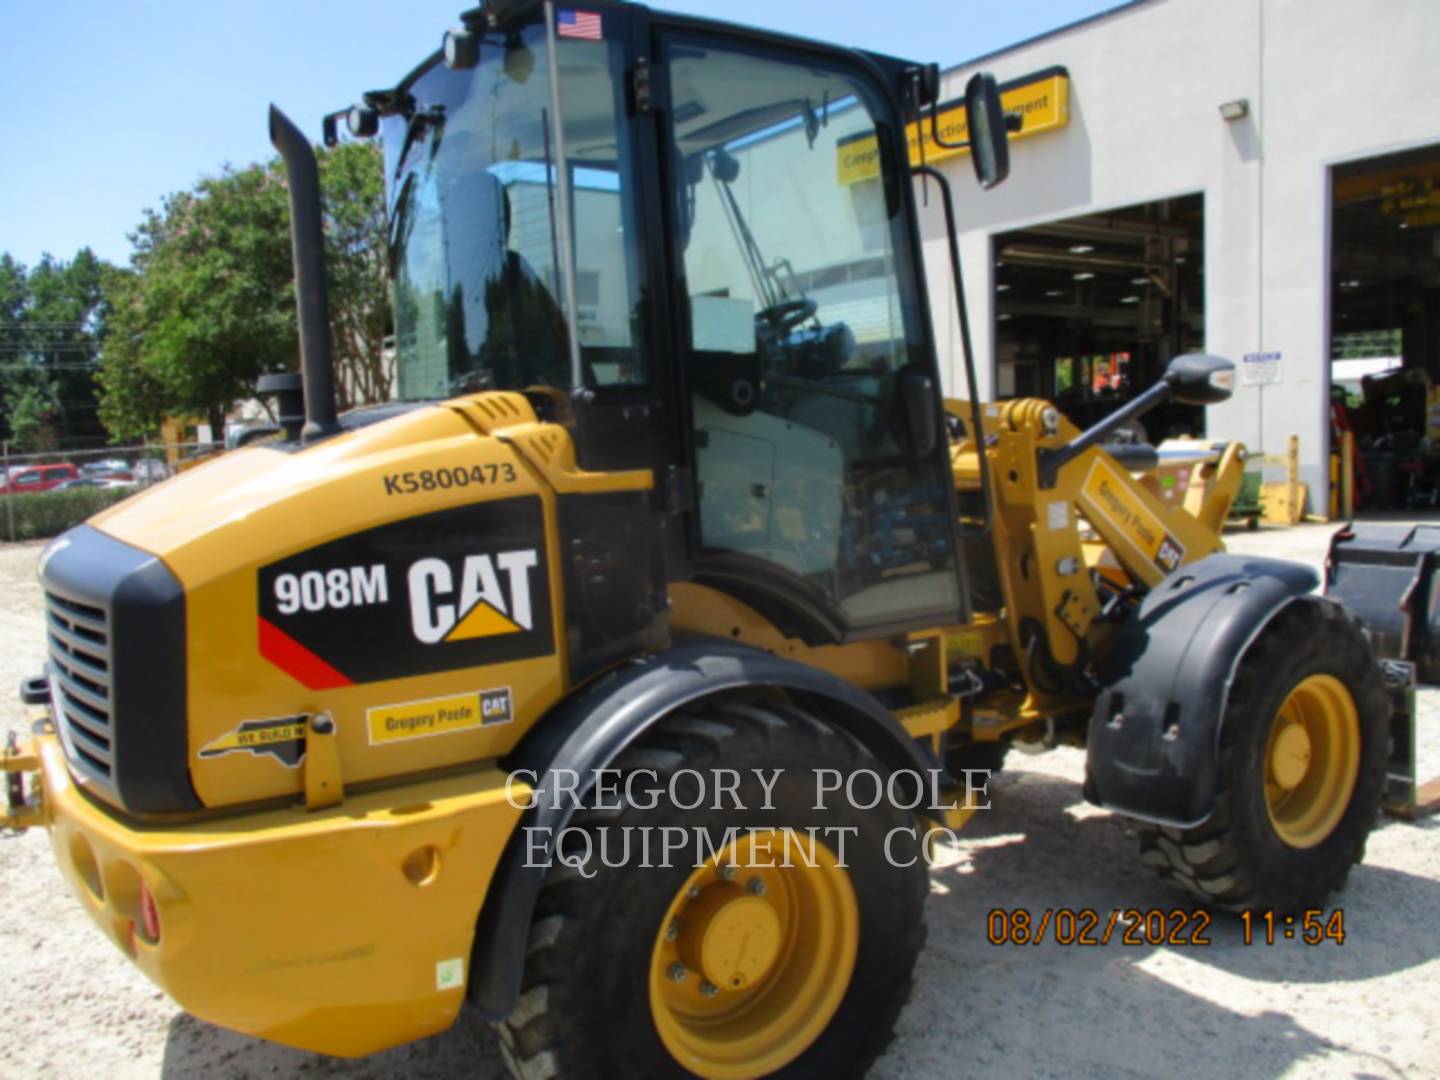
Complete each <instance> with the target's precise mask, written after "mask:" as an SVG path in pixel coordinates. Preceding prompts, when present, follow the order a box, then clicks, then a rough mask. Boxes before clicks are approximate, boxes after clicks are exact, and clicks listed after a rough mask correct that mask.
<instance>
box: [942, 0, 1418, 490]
mask: <svg viewBox="0 0 1440 1080" xmlns="http://www.w3.org/2000/svg"><path fill="white" fill-rule="evenodd" d="M1437 46H1440V2H1436V0H1149V2H1148V3H1141V4H1136V5H1133V6H1130V7H1127V8H1124V9H1121V10H1119V11H1116V12H1114V13H1112V14H1109V15H1106V16H1102V17H1100V18H1098V19H1095V20H1093V21H1090V22H1088V23H1085V24H1082V25H1080V26H1077V27H1074V28H1072V29H1069V30H1065V31H1061V32H1059V33H1056V34H1053V35H1051V36H1049V37H1045V38H1042V39H1040V40H1038V41H1035V42H1032V43H1029V44H1025V45H1021V46H1018V47H1016V48H1014V49H1011V50H1008V51H1006V52H1003V53H1000V54H997V55H994V56H991V57H988V58H982V60H980V61H979V62H977V63H975V64H970V65H966V66H963V67H961V68H958V69H956V70H954V71H952V72H950V73H949V74H948V75H947V77H946V79H945V88H944V95H945V97H946V98H947V99H948V98H952V97H958V96H960V95H961V94H962V93H963V91H964V86H965V82H966V80H967V79H968V78H969V76H970V75H971V74H972V73H973V72H974V71H975V70H980V69H984V70H989V71H991V72H993V73H994V74H995V76H996V77H997V78H998V79H999V80H1000V81H1001V82H1005V81H1007V80H1009V79H1013V78H1016V77H1018V76H1022V75H1026V74H1029V73H1031V72H1034V71H1038V70H1040V69H1042V68H1046V67H1050V66H1052V65H1062V66H1064V67H1066V68H1067V69H1068V70H1069V72H1070V80H1071V82H1070V123H1069V126H1068V127H1067V128H1065V129H1062V130H1059V131H1055V132H1049V133H1044V134H1037V135H1036V136H1034V137H1033V138H1031V139H1026V140H1023V141H1020V142H1017V143H1015V144H1014V145H1013V146H1012V148H1011V174H1010V179H1009V180H1008V181H1006V183H1005V184H1003V185H1002V186H1000V187H999V188H996V189H994V190H993V191H991V192H988V193H986V192H981V191H980V189H979V187H978V186H977V185H976V184H975V182H974V174H973V172H972V171H971V170H972V167H971V164H970V161H969V158H968V157H961V158H956V159H952V160H951V161H949V162H947V163H946V164H945V166H943V167H944V168H946V169H947V171H948V173H949V175H950V177H951V183H952V184H953V185H954V187H955V192H956V200H957V204H958V205H957V215H958V218H959V222H958V224H959V229H960V231H961V258H962V262H963V269H964V273H965V276H966V284H967V293H968V296H969V298H970V303H971V309H970V310H971V322H972V331H973V334H974V338H975V348H976V355H977V366H978V367H979V370H980V384H981V395H982V397H984V398H987V399H988V398H990V397H991V396H992V395H993V387H994V381H993V380H994V373H993V363H992V358H993V348H992V342H993V327H994V313H993V298H994V289H993V285H994V281H993V277H994V273H993V271H994V267H993V260H992V257H991V236H992V235H993V234H995V233H999V232H1005V231H1008V230H1011V229H1015V228H1020V227H1024V226H1026V225H1031V224H1037V223H1040V222H1046V221H1054V220H1057V219H1061V218H1067V217H1073V216H1076V215H1079V214H1088V213H1097V212H1100V211H1104V210H1110V209H1115V208H1118V207H1123V206H1130V205H1133V204H1136V203H1142V202H1150V201H1153V200H1156V199H1164V198H1169V197H1171V196H1176V195H1186V194H1192V193H1196V192H1199V193H1201V194H1203V196H1204V198H1205V252H1206V266H1205V269H1206V291H1205V324H1206V325H1205V339H1206V348H1207V349H1208V350H1209V351H1211V352H1216V353H1219V354H1221V355H1224V356H1229V357H1231V358H1232V359H1234V360H1236V361H1237V362H1238V361H1239V360H1240V358H1241V356H1243V355H1244V354H1246V353H1253V352H1270V351H1279V352H1281V353H1283V355H1284V362H1283V372H1284V374H1283V378H1284V382H1283V383H1282V384H1281V385H1279V386H1271V387H1265V388H1257V387H1243V388H1240V389H1239V390H1237V392H1236V394H1235V397H1234V398H1233V399H1232V400H1231V401H1229V402H1227V403H1225V404H1224V405H1219V406H1214V407H1212V408H1211V409H1210V410H1209V415H1208V417H1207V427H1208V431H1209V433H1210V434H1211V435H1214V436H1218V437H1221V438H1236V439H1240V440H1243V441H1244V442H1245V443H1246V444H1247V445H1249V446H1251V447H1252V448H1255V447H1263V448H1264V450H1265V452H1266V453H1270V454H1279V453H1283V451H1284V447H1285V441H1286V438H1287V437H1288V436H1289V435H1290V434H1292V433H1293V434H1296V435H1299V437H1300V452H1301V460H1302V473H1303V477H1302V478H1303V479H1304V480H1305V482H1306V483H1308V484H1309V485H1310V490H1311V499H1312V508H1314V507H1317V506H1318V507H1323V506H1325V505H1326V500H1325V492H1326V486H1325V485H1326V482H1327V471H1328V470H1327V469H1325V468H1324V466H1323V464H1322V463H1323V462H1325V461H1326V460H1327V457H1326V456H1327V454H1328V444H1329V419H1328V408H1327V404H1326V402H1327V399H1328V392H1329V391H1328V385H1329V296H1328V291H1329V286H1328V281H1329V235H1330V198H1329V185H1330V168H1331V167H1332V166H1333V165H1336V164H1339V163H1341V162H1345V161H1352V160H1355V159H1358V158H1366V157H1371V156H1375V155H1379V154H1385V153H1390V152H1393V151H1396V150H1401V149H1407V148H1411V147H1414V146H1419V145H1425V144H1427V143H1434V142H1440V79H1437V78H1435V77H1434V75H1433V70H1434V63H1435V53H1436V48H1437ZM1238 98H1246V99H1248V100H1249V103H1250V114H1249V116H1247V117H1246V118H1245V119H1243V120H1239V121H1234V122H1228V123H1227V122H1226V121H1225V120H1223V119H1222V118H1221V116H1220V114H1219V106H1220V104H1221V103H1222V102H1227V101H1233V100H1235V99H1238ZM922 222H923V232H924V236H925V246H926V262H927V266H928V272H929V275H930V287H931V297H932V303H933V306H934V314H935V320H936V323H937V333H938V337H939V341H940V350H941V365H942V370H943V371H944V372H945V373H946V376H947V380H948V382H947V387H948V388H949V389H950V390H952V391H956V392H959V391H961V389H962V388H963V385H964V375H963V368H962V367H961V364H962V357H961V352H960V347H959V331H958V328H957V321H956V313H955V304H954V297H953V291H952V289H951V286H950V274H949V268H948V266H949V264H948V255H947V252H946V248H945V240H944V227H943V221H942V215H941V214H940V212H939V206H938V202H936V201H935V200H932V202H931V207H930V210H929V211H928V212H927V211H923V210H922Z"/></svg>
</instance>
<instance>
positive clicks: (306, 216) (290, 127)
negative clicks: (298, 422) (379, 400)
mask: <svg viewBox="0 0 1440 1080" xmlns="http://www.w3.org/2000/svg"><path fill="white" fill-rule="evenodd" d="M270 142H271V143H272V144H274V146H275V149H276V150H278V151H280V156H281V157H282V158H284V159H285V168H286V170H287V171H288V172H289V174H290V244H291V252H292V256H291V257H292V258H293V260H294V262H295V307H296V310H297V311H298V313H299V317H300V371H301V374H302V376H303V379H304V383H305V427H304V428H303V429H302V431H301V433H300V440H301V442H313V441H314V440H316V439H322V438H324V437H325V436H326V435H331V434H334V433H335V432H336V431H339V430H340V424H339V423H338V422H337V421H336V419H335V368H334V361H333V360H332V358H331V351H330V300H329V297H328V296H327V295H326V293H325V234H324V231H323V229H322V227H321V223H320V171H319V168H318V167H317V166H316V163H315V151H314V150H312V149H311V147H310V141H309V140H308V139H306V138H305V136H304V135H303V134H302V133H301V131H300V129H299V128H297V127H296V126H295V125H294V123H293V122H292V121H291V120H290V118H289V117H288V116H286V115H285V114H284V113H283V112H281V111H280V110H279V109H277V108H276V107H275V106H274V105H271V106H270Z"/></svg>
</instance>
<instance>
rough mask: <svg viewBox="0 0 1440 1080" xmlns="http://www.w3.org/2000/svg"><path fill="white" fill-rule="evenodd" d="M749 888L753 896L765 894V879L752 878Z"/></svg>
mask: <svg viewBox="0 0 1440 1080" xmlns="http://www.w3.org/2000/svg"><path fill="white" fill-rule="evenodd" d="M748 888H749V889H750V895H751V896H764V895H765V881H764V879H763V878H758V877H756V878H751V879H750V884H749V886H748Z"/></svg>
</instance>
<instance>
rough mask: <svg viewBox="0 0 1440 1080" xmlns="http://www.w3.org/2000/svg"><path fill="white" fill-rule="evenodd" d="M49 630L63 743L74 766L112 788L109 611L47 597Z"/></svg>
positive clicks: (63, 599) (46, 612) (51, 666)
mask: <svg viewBox="0 0 1440 1080" xmlns="http://www.w3.org/2000/svg"><path fill="white" fill-rule="evenodd" d="M45 629H46V635H47V637H48V640H49V647H50V669H51V674H52V676H53V677H54V684H53V685H54V704H55V716H56V719H57V721H58V723H59V725H60V734H61V740H62V742H64V744H65V747H66V749H67V750H69V751H70V760H71V762H72V764H74V765H75V766H76V767H77V768H79V769H81V770H82V771H84V772H86V773H89V774H90V775H91V776H93V777H95V778H96V779H99V780H102V781H104V782H105V783H107V784H108V783H109V782H110V781H111V778H112V773H113V771H114V768H115V747H114V733H113V730H112V728H111V704H110V703H111V697H110V693H111V690H110V688H111V679H110V633H109V626H108V619H107V618H106V614H105V611H104V609H103V608H98V607H93V606H91V605H89V604H81V603H77V602H76V601H74V600H68V599H66V598H64V597H61V596H56V595H55V594H54V593H52V592H47V593H46V594H45Z"/></svg>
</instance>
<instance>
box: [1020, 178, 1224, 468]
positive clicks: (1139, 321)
mask: <svg viewBox="0 0 1440 1080" xmlns="http://www.w3.org/2000/svg"><path fill="white" fill-rule="evenodd" d="M1204 236H1205V204H1204V197H1203V196H1201V195H1187V196H1183V197H1180V198H1175V199H1163V200H1161V201H1159V202H1151V203H1143V204H1141V205H1138V206H1130V207H1125V208H1123V209H1119V210H1112V211H1109V212H1107V213H1104V214H1088V215H1085V216H1083V217H1075V218H1068V219H1066V220H1063V221H1056V222H1050V223H1047V224H1044V225H1034V226H1031V227H1030V228H1027V229H1020V230H1017V231H1015V232H1008V233H1000V234H997V235H996V236H995V237H994V241H993V243H994V255H995V262H996V269H995V318H996V327H995V342H996V349H995V357H996V373H995V374H996V383H995V386H996V397H997V398H1001V399H1004V398H1013V397H1043V398H1049V399H1050V400H1052V401H1054V402H1055V403H1056V404H1057V405H1059V406H1060V408H1061V410H1062V411H1063V412H1064V413H1065V414H1066V415H1067V416H1069V417H1070V419H1071V420H1072V421H1074V422H1075V423H1076V424H1079V425H1080V426H1082V427H1085V426H1088V425H1090V424H1092V423H1094V422H1095V421H1096V420H1099V419H1100V418H1101V417H1102V416H1105V415H1106V414H1108V413H1110V412H1112V411H1114V410H1115V409H1116V408H1118V407H1119V406H1121V405H1123V404H1124V403H1125V402H1127V401H1129V400H1130V399H1131V398H1133V397H1135V396H1136V395H1137V394H1139V393H1140V392H1141V391H1143V390H1145V389H1146V388H1147V387H1149V386H1151V385H1152V384H1153V383H1154V382H1155V381H1156V380H1157V379H1159V378H1160V376H1161V374H1163V372H1164V370H1165V365H1166V364H1167V363H1168V362H1169V361H1170V358H1171V357H1173V356H1178V355H1179V354H1181V353H1184V352H1194V351H1197V350H1200V349H1201V348H1202V347H1203V345H1204V340H1205V337H1204V335H1205V252H1204ZM1140 424H1141V425H1143V427H1142V428H1141V430H1139V431H1136V432H1135V436H1136V437H1137V438H1141V439H1143V438H1148V439H1149V440H1150V441H1152V442H1156V443H1158V442H1160V441H1161V440H1163V439H1166V438H1170V437H1173V436H1186V435H1191V436H1200V435H1203V434H1204V433H1205V410H1204V409H1199V408H1193V407H1189V406H1183V405H1171V406H1166V407H1162V408H1160V409H1157V410H1155V411H1154V412H1152V413H1149V414H1147V415H1146V416H1145V417H1144V419H1143V420H1142V421H1140Z"/></svg>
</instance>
